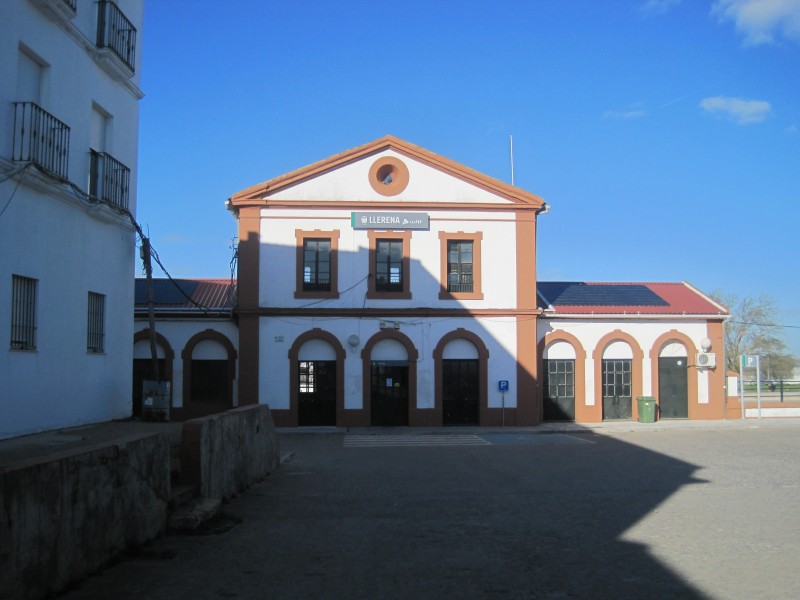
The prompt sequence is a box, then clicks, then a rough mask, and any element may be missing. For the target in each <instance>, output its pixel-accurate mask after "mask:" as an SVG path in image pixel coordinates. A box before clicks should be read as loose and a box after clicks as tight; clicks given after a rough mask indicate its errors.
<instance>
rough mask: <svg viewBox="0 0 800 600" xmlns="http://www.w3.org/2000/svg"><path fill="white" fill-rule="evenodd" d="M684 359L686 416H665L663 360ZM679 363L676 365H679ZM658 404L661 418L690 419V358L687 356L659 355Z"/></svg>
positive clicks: (682, 369)
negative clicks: (662, 387) (662, 386)
mask: <svg viewBox="0 0 800 600" xmlns="http://www.w3.org/2000/svg"><path fill="white" fill-rule="evenodd" d="M667 360H670V361H683V362H684V365H683V367H682V368H681V371H682V372H683V380H684V381H685V382H686V388H685V390H684V394H683V399H685V400H686V416H685V417H684V416H680V417H671V416H665V415H664V412H663V408H662V406H661V405H662V403H663V400H664V398H662V397H661V384H662V383H664V377H663V373H662V372H661V362H662V361H667ZM677 366H678V365H676V367H677ZM657 368H658V404H659V409H660V412H659V419H688V418H689V360H688V357H686V356H659V357H658V367H657Z"/></svg>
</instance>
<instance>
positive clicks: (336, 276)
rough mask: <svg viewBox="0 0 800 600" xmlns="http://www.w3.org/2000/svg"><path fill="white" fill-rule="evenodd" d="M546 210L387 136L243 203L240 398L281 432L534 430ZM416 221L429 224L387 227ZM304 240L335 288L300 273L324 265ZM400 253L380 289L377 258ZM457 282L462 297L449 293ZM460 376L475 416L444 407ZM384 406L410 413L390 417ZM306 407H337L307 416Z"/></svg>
mask: <svg viewBox="0 0 800 600" xmlns="http://www.w3.org/2000/svg"><path fill="white" fill-rule="evenodd" d="M544 206H545V204H544V202H543V201H542V200H541V199H540V198H538V197H536V196H534V195H532V194H529V193H527V192H524V191H523V190H520V189H518V188H514V187H512V186H509V185H507V184H504V183H502V182H499V181H496V180H494V179H491V178H488V177H486V176H484V175H481V174H479V173H476V172H474V171H471V170H469V169H467V168H465V167H463V166H462V165H458V164H457V163H453V162H452V161H448V160H447V159H444V158H442V157H440V156H438V155H435V154H432V153H429V152H427V151H425V150H423V149H421V148H418V147H416V146H412V145H410V144H408V143H406V142H403V141H402V140H397V139H396V138H392V137H391V136H387V137H386V138H382V139H381V140H377V141H376V142H373V143H372V144H368V145H367V146H364V147H361V148H357V149H355V150H353V151H348V152H345V153H343V154H341V155H337V156H335V157H331V159H328V160H326V161H321V162H320V163H316V164H315V165H311V166H310V167H307V168H305V169H301V170H300V171H297V172H294V173H290V174H288V175H285V176H283V177H280V178H278V179H276V180H273V181H271V182H267V183H266V184H263V188H262V186H255V187H254V188H251V189H250V190H245V191H244V192H241V193H240V194H237V195H235V196H234V197H233V198H232V199H231V207H232V209H233V210H234V211H235V212H236V213H237V216H238V217H239V221H240V231H239V237H240V240H243V241H242V242H240V253H239V278H238V283H239V291H240V293H239V302H240V305H239V318H240V331H239V336H240V356H241V357H242V360H243V363H242V372H241V385H240V393H241V395H242V402H244V403H250V402H254V401H257V402H260V403H266V404H269V406H270V407H271V408H272V409H273V414H274V416H275V418H276V422H277V423H278V424H279V425H304V424H306V425H310V424H330V425H332V424H337V425H350V426H360V425H387V424H410V425H425V424H431V425H436V424H439V425H441V424H442V423H443V422H445V423H448V422H449V423H453V424H455V423H456V422H463V423H467V422H469V423H474V424H487V425H488V424H493V423H496V424H501V423H503V422H508V423H509V424H511V423H517V424H523V423H531V422H533V421H535V420H536V419H537V418H538V417H537V415H536V414H534V413H535V412H536V398H535V396H536V392H535V369H536V365H535V357H536V351H535V343H534V341H533V340H534V339H535V318H536V313H537V309H536V297H535V283H534V281H535V234H536V227H535V223H536V215H537V214H538V213H539V212H541V211H542V210H543V209H544ZM409 214H410V215H412V216H411V219H412V221H413V220H414V219H422V222H423V223H424V226H419V227H414V225H413V223H412V225H410V226H408V227H406V226H404V224H403V223H401V222H398V223H397V224H392V222H391V219H392V218H395V217H396V216H397V215H409ZM382 215H383V216H382ZM392 215H395V217H393V216H392ZM362 216H363V217H364V218H365V221H363V222H362V221H361V217H362ZM370 218H374V219H375V221H374V222H372V223H370ZM381 219H389V221H384V220H381ZM253 226H254V228H253V229H248V228H250V227H253ZM521 238H522V239H521ZM254 239H257V240H258V242H257V247H256V246H251V244H253V240H254ZM309 240H310V241H311V243H312V245H313V244H314V243H317V241H320V240H321V241H323V243H325V244H330V246H331V248H332V253H331V256H332V257H333V258H331V259H330V264H328V263H327V262H326V265H328V266H330V268H331V269H332V273H331V277H332V280H333V283H332V285H330V286H329V287H326V288H325V289H324V290H322V291H320V290H316V289H314V290H312V288H311V287H306V282H305V281H304V279H303V278H304V277H305V275H306V273H305V271H304V269H309V268H316V267H310V266H309V264H308V263H307V262H305V261H306V259H305V258H304V256H305V253H306V251H307V250H308V247H309V246H307V243H308V241H309ZM454 243H455V244H463V245H464V246H465V247H467V248H469V250H467V254H468V256H469V258H468V259H464V260H465V261H466V262H467V263H468V266H464V265H462V264H461V262H460V261H461V258H459V259H458V261H459V264H458V267H456V266H454V265H453V264H451V262H450V260H451V259H450V250H449V248H451V247H452V246H451V244H454ZM381 245H383V246H381ZM396 245H401V246H402V265H399V264H395V265H394V267H392V268H395V269H397V272H398V274H397V281H396V282H395V284H396V286H398V287H394V288H392V287H391V285H387V281H388V279H389V278H388V277H387V276H386V274H385V273H384V275H383V276H384V277H387V281H384V282H383V284H381V283H380V281H381V268H386V266H385V265H384V266H383V267H380V266H379V259H378V255H379V254H380V253H381V251H380V249H379V248H380V247H383V248H388V247H389V246H393V247H395V250H393V251H398V250H397V247H396ZM251 247H252V248H253V249H252V250H251V249H250V248H251ZM245 248H247V250H245ZM459 252H460V251H459ZM254 258H255V260H254ZM325 260H326V261H327V260H328V259H327V258H326V259H325ZM398 260H399V259H398ZM315 264H316V263H315ZM326 268H327V267H326ZM454 275H455V276H456V277H457V278H458V277H467V278H468V281H469V283H468V284H467V285H468V287H465V288H464V289H462V288H461V287H454V288H451V287H450V280H451V278H452V277H453V276H454ZM464 281H466V280H464ZM388 283H391V282H388ZM250 303H252V305H251V304H250ZM526 339H530V340H531V343H528V344H526V343H525V341H524V340H526ZM246 356H248V357H252V358H256V357H257V361H258V362H257V363H256V364H257V366H256V364H253V363H251V366H249V367H248V364H247V361H246V360H245V357H246ZM488 357H491V359H489V358H488ZM312 363H313V364H312ZM456 363H457V364H456ZM454 365H455V366H454ZM452 368H462V369H465V370H469V377H468V379H469V381H470V384H469V385H470V387H469V389H468V390H465V391H464V395H465V396H469V400H468V401H466V403H467V404H468V406H467V405H466V404H465V405H464V406H455V407H452V406H450V405H449V404H448V401H449V400H448V399H449V398H450V397H451V396H452V395H453V393H455V392H454V390H453V389H451V388H452V386H449V384H450V382H452V380H453V379H454V377H455V376H453V375H449V376H447V375H444V374H443V373H444V371H445V370H447V369H452ZM304 369H305V370H307V371H308V372H307V373H306V372H305V371H304ZM334 369H335V370H336V375H335V377H334V375H333V373H332V372H333V370H334ZM315 370H318V371H320V373H316V372H315ZM323 371H324V383H320V384H319V385H317V383H318V382H317V381H316V379H315V378H318V377H319V378H322V377H323V374H322V372H323ZM499 381H507V382H508V389H507V390H506V391H504V392H500V391H499V388H498V382H499ZM326 386H327V387H326ZM334 386H337V387H336V393H335V398H334V394H333V391H332V390H333V387H334ZM323 388H325V389H327V390H328V395H327V396H325V397H323V395H324V394H322V392H319V390H320V389H323ZM315 394H316V396H315ZM388 397H391V398H389V399H388V400H387V399H386V398H388ZM381 398H383V399H381ZM520 399H524V400H525V406H521V405H520V403H519V400H520ZM384 400H385V401H386V402H387V403H394V402H395V401H397V402H396V404H397V406H399V407H401V408H399V409H398V410H396V411H395V410H394V408H393V409H391V410H389V409H386V411H385V412H384V409H383V405H382V402H384ZM334 401H335V404H336V410H335V411H334V410H333V403H334ZM304 402H305V403H306V404H307V406H309V407H312V408H313V407H314V406H315V405H316V404H319V403H323V404H324V403H328V404H327V406H328V409H326V410H324V411H322V412H323V413H324V415H322V416H320V415H319V414H316V415H314V414H312V413H314V410H311V409H310V410H309V411H307V414H306V415H305V416H304V408H303V405H304ZM387 406H388V404H387ZM451 409H452V410H451ZM392 411H394V412H392ZM376 414H380V416H379V417H376ZM318 417H319V418H318Z"/></svg>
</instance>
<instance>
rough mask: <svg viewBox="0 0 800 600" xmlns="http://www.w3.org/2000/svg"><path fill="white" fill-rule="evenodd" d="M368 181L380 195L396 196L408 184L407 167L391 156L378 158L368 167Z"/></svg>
mask: <svg viewBox="0 0 800 600" xmlns="http://www.w3.org/2000/svg"><path fill="white" fill-rule="evenodd" d="M369 183H370V185H371V186H372V189H374V190H375V191H376V192H378V193H379V194H381V195H382V196H396V195H397V194H399V193H400V192H402V191H403V190H404V189H406V186H407V185H408V167H406V165H405V163H404V162H403V161H402V160H400V159H398V158H395V157H393V156H384V157H383V158H379V159H378V160H376V161H375V162H374V163H372V166H371V167H370V169H369Z"/></svg>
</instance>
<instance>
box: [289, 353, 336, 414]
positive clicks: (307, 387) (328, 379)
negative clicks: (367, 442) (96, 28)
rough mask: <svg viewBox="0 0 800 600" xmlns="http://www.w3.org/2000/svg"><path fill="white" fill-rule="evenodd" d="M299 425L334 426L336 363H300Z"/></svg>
mask: <svg viewBox="0 0 800 600" xmlns="http://www.w3.org/2000/svg"><path fill="white" fill-rule="evenodd" d="M298 374H299V376H300V381H299V382H298V385H299V390H298V394H297V401H298V405H299V406H298V414H297V422H298V424H299V425H301V426H302V425H336V361H334V360H315V361H300V363H299V364H298Z"/></svg>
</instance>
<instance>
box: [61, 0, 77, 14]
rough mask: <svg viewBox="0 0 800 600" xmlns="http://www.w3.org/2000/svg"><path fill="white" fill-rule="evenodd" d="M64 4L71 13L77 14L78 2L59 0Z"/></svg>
mask: <svg viewBox="0 0 800 600" xmlns="http://www.w3.org/2000/svg"><path fill="white" fill-rule="evenodd" d="M61 1H62V2H63V3H64V4H66V5H67V6H69V7H70V9H72V12H78V0H61Z"/></svg>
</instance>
